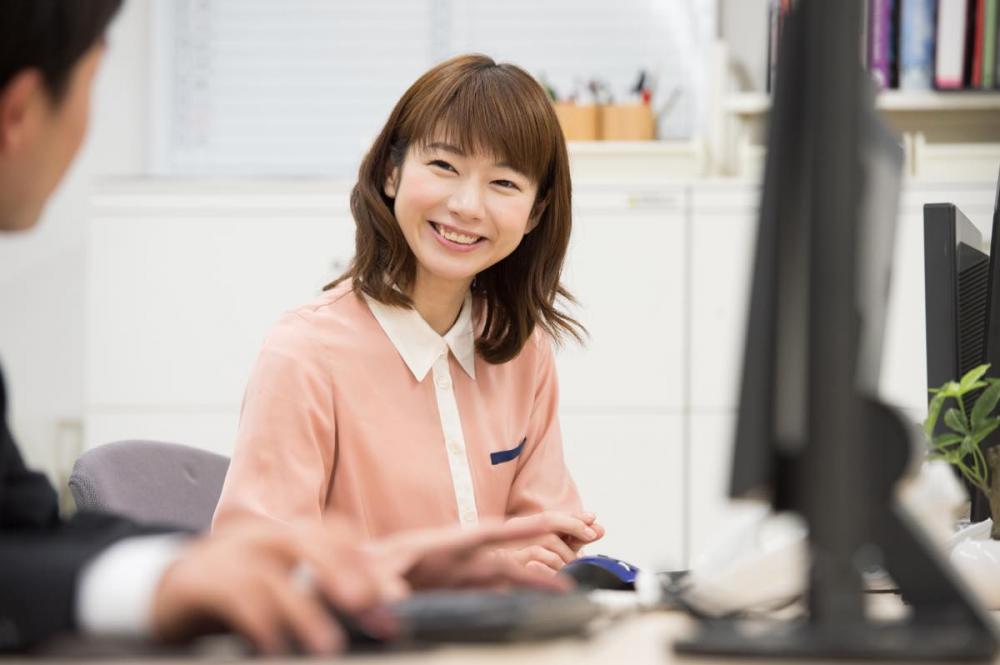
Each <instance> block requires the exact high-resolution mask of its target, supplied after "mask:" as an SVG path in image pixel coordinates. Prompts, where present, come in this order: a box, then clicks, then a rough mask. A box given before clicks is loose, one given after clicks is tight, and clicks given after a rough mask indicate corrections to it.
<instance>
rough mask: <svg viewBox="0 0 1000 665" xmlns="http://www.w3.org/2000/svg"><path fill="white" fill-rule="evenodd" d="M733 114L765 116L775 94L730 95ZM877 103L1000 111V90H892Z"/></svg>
mask: <svg viewBox="0 0 1000 665" xmlns="http://www.w3.org/2000/svg"><path fill="white" fill-rule="evenodd" d="M723 106H724V108H725V110H726V111H727V112H729V113H733V114H736V115H742V116H753V115H761V114H764V113H766V112H767V111H768V110H769V109H770V108H771V96H770V95H768V94H765V93H762V92H743V93H737V94H733V95H729V96H728V97H726V99H725V101H724V102H723ZM875 106H876V107H877V108H879V109H881V110H883V111H888V112H892V113H919V112H940V111H958V112H962V111H1000V90H998V91H995V92H994V91H982V92H980V91H974V90H968V91H958V92H935V91H926V92H923V91H908V90H889V91H886V92H882V93H879V95H878V96H877V97H876V98H875Z"/></svg>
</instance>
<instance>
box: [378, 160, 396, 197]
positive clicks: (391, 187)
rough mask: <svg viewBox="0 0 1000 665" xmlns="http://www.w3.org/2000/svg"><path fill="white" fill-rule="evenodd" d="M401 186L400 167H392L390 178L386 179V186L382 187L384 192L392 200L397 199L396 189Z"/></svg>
mask: <svg viewBox="0 0 1000 665" xmlns="http://www.w3.org/2000/svg"><path fill="white" fill-rule="evenodd" d="M398 186H399V167H398V166H394V167H392V172H390V173H389V175H388V177H386V179H385V185H383V187H382V191H383V192H385V195H386V196H388V197H389V198H390V199H394V198H396V189H397V187H398Z"/></svg>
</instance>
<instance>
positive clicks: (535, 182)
mask: <svg viewBox="0 0 1000 665" xmlns="http://www.w3.org/2000/svg"><path fill="white" fill-rule="evenodd" d="M404 165H405V166H406V168H405V169H404V168H403V167H404ZM459 167H461V170H459ZM406 171H409V172H416V173H415V175H412V178H411V176H410V175H408V174H407V173H406ZM424 171H431V172H432V173H428V174H427V176H428V177H426V178H425V177H423V176H424ZM434 176H438V177H440V178H441V179H443V180H447V181H449V184H448V185H446V186H442V187H438V186H435V185H434V184H433V182H432V180H433V177H434ZM401 177H402V179H404V180H405V179H410V182H402V181H401ZM410 183H412V184H413V185H414V186H413V188H410V187H408V185H409V184H410ZM397 185H403V186H407V188H406V189H404V190H401V191H400V192H399V196H397V195H396V194H397V192H396V187H397ZM487 185H488V186H487ZM444 189H448V190H450V192H449V193H448V195H447V204H448V205H449V206H451V207H450V208H449V210H448V211H447V217H446V218H444V219H437V220H433V219H431V218H427V220H428V221H435V222H437V223H438V224H439V225H444V226H452V227H453V228H455V230H456V231H464V232H466V233H467V234H468V232H469V231H471V230H473V229H472V224H471V223H470V222H469V221H466V222H464V223H459V222H458V221H452V222H449V221H448V220H449V219H453V218H458V217H460V216H464V217H466V218H467V217H469V216H470V215H471V216H472V218H475V219H477V222H476V223H479V221H478V217H481V216H482V215H481V213H482V212H483V211H482V210H481V209H480V208H481V207H484V206H486V205H487V204H490V205H491V206H492V207H491V210H490V213H493V212H500V213H502V214H501V215H500V216H499V218H494V217H492V215H491V219H494V220H495V221H496V222H497V223H499V222H501V221H502V222H505V224H504V226H505V227H507V228H505V231H509V232H508V233H505V234H504V237H503V238H502V240H503V244H498V243H493V244H492V245H491V247H490V249H491V250H492V251H491V252H489V253H488V254H487V252H485V251H483V252H479V251H478V250H477V252H476V254H477V258H479V256H478V255H479V254H482V255H483V256H482V258H481V260H480V261H479V262H478V263H477V262H476V261H473V260H470V261H469V262H468V263H466V264H464V265H465V267H466V272H467V273H468V274H467V275H466V277H467V279H468V280H469V282H470V283H472V282H473V281H474V284H473V287H472V288H473V293H474V294H475V295H476V296H479V298H481V299H482V301H483V304H484V305H485V312H484V324H485V325H484V328H483V331H482V333H481V334H480V336H479V338H478V339H477V341H476V348H477V350H478V351H479V353H480V354H482V355H483V357H484V358H486V359H487V360H488V361H490V362H504V361H507V360H510V359H511V358H512V357H513V356H514V355H516V354H517V353H518V352H519V351H520V349H521V348H522V346H523V345H524V342H525V340H527V338H528V337H529V336H530V335H531V333H532V331H533V330H534V328H535V326H536V325H540V326H541V327H542V328H543V329H544V330H545V331H546V332H547V333H549V334H550V335H552V336H553V337H556V338H559V337H561V336H562V334H565V333H569V334H570V335H573V336H576V337H577V338H579V334H578V333H579V331H580V330H581V328H580V326H579V324H578V323H577V322H576V321H574V320H573V319H571V318H570V317H568V316H567V315H566V314H564V313H563V312H561V311H560V310H559V309H558V308H557V307H556V305H555V301H556V299H557V297H559V296H562V297H564V298H566V299H571V296H570V294H569V293H568V292H567V291H566V290H565V289H564V288H563V287H562V286H561V285H560V283H559V277H560V274H561V272H562V265H563V260H564V258H565V255H566V248H567V246H568V245H569V236H570V229H571V226H572V217H571V212H570V208H571V194H570V190H571V188H570V175H569V161H568V158H567V156H566V145H565V142H564V139H563V134H562V131H561V130H560V129H559V122H558V119H557V118H556V116H555V112H554V111H553V109H552V105H551V103H550V102H549V99H548V97H547V95H546V94H545V91H544V90H543V89H542V88H541V86H540V85H539V84H538V83H537V82H536V81H535V80H534V79H533V78H531V76H529V75H528V74H526V73H525V72H524V71H523V70H521V69H520V68H518V67H515V66H514V65H509V64H496V63H495V62H494V61H493V60H491V59H490V58H487V57H485V56H463V57H459V58H454V59H452V60H449V61H447V62H445V63H442V64H441V65H438V66H437V67H435V68H433V69H431V70H430V71H429V72H427V73H426V74H424V75H423V76H422V77H421V78H420V79H418V80H417V82H416V83H414V84H413V85H412V86H411V87H410V89H409V90H407V91H406V93H405V94H404V95H403V97H402V99H400V100H399V102H398V103H397V104H396V107H395V109H393V112H392V114H391V115H390V116H389V120H388V121H387V122H386V124H385V127H383V129H382V131H381V133H380V134H379V136H378V138H376V140H375V143H374V145H373V146H372V149H371V151H370V152H369V153H368V155H367V156H366V157H365V159H364V161H363V162H362V164H361V168H360V170H359V175H358V184H357V185H356V186H355V188H354V191H353V193H352V195H351V211H352V212H353V214H354V219H355V221H356V222H357V224H358V234H357V253H356V256H355V260H354V263H353V264H352V265H351V267H350V269H349V270H348V271H347V273H346V274H345V275H344V276H343V277H341V278H340V279H339V280H337V281H335V282H334V283H333V284H332V285H331V286H333V285H336V284H337V283H339V282H340V281H341V280H343V279H347V278H350V279H352V280H353V282H354V286H355V288H356V289H357V290H359V291H361V292H363V293H366V294H368V295H369V296H371V297H372V298H375V299H376V300H378V301H380V302H383V303H386V304H391V305H400V306H411V305H412V300H411V298H412V294H410V293H409V292H410V290H411V288H412V287H413V285H414V283H415V282H416V281H417V273H418V264H420V259H421V258H422V256H421V251H420V249H419V248H420V247H421V245H420V244H419V243H415V242H414V241H415V240H417V239H418V237H417V235H416V231H417V229H418V228H420V227H422V226H423V223H421V224H420V225H416V226H414V227H411V226H410V225H409V223H408V221H409V220H408V215H409V214H410V213H411V212H412V210H411V205H413V204H418V203H419V204H429V203H431V202H430V201H427V200H425V199H424V198H423V197H424V195H425V194H424V192H425V191H426V193H427V195H428V196H429V195H431V192H433V195H434V196H442V195H443V194H441V192H442V191H443V190H444ZM414 192H416V193H414ZM500 202H503V204H502V205H501V204H500ZM439 203H440V202H439ZM525 203H526V204H527V208H525V207H524V204H525ZM470 206H471V207H470ZM477 207H479V208H477ZM438 210H439V211H440V213H439V214H441V213H443V212H445V211H444V210H443V209H441V208H440V207H439V208H438ZM401 212H402V214H400V213H401ZM522 218H523V219H522ZM519 219H522V221H521V227H520V231H519V230H518V229H517V228H512V229H511V228H509V226H510V222H511V221H513V222H514V226H515V227H516V226H517V224H518V220H519ZM404 220H406V221H404ZM536 226H537V227H538V228H537V231H535V227H536ZM529 231H535V232H533V233H530V234H528V235H525V234H526V233H527V232H529ZM479 233H480V234H482V233H483V232H482V231H480V232H479ZM436 237H440V235H438V236H436ZM487 237H488V234H487ZM471 268H476V269H475V270H472V272H468V269H471ZM473 278H475V280H473ZM466 288H468V286H466ZM418 309H419V305H418Z"/></svg>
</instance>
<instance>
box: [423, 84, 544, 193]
mask: <svg viewBox="0 0 1000 665" xmlns="http://www.w3.org/2000/svg"><path fill="white" fill-rule="evenodd" d="M490 74H493V75H490ZM506 74H507V73H506V72H489V73H487V72H480V73H479V76H477V77H476V78H475V79H474V80H471V81H467V82H466V85H461V86H457V87H456V88H455V89H454V90H452V91H451V93H452V94H450V95H442V96H440V97H438V99H437V100H434V101H435V102H437V103H429V104H427V105H425V106H424V108H423V109H420V110H419V111H418V112H417V113H416V114H415V116H414V118H413V120H414V122H413V125H412V133H411V134H410V136H411V137H413V139H414V140H415V142H416V143H417V145H420V146H422V147H426V146H427V145H428V144H430V143H433V142H436V141H444V142H446V143H449V144H451V145H454V146H455V147H457V148H458V149H459V150H461V151H462V152H464V153H465V154H467V155H474V154H478V155H486V156H488V157H490V158H492V159H494V160H495V161H497V162H504V163H506V164H509V165H510V166H511V168H513V169H514V170H516V171H519V172H521V173H523V174H524V175H526V176H528V177H529V178H531V179H532V180H533V181H535V182H536V183H538V184H539V185H541V184H542V180H543V179H544V177H545V175H546V174H547V173H548V171H549V165H550V164H551V163H552V160H553V158H554V153H555V148H556V147H555V145H553V142H552V140H551V136H552V134H551V128H550V127H548V126H547V125H548V124H549V122H550V121H549V119H548V118H546V117H545V111H547V110H548V109H546V108H545V107H544V106H540V105H539V104H538V103H537V101H536V100H534V99H532V97H534V96H536V95H535V94H533V93H535V92H536V91H534V90H530V91H529V90H524V89H521V88H522V87H523V83H522V82H521V81H517V80H514V79H513V78H512V77H510V76H509V75H506ZM530 83H531V84H532V85H537V84H536V83H534V81H530ZM526 92H528V93H529V94H527V95H526V94H525V93H526ZM429 101H430V100H429ZM532 102H536V103H532ZM542 102H543V103H544V104H546V105H547V104H548V100H544V99H543V100H542ZM556 129H557V131H558V127H557V128H556Z"/></svg>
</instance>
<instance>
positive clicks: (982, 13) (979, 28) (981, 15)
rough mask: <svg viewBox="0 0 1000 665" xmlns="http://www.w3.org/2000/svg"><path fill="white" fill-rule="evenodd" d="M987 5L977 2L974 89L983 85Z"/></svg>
mask: <svg viewBox="0 0 1000 665" xmlns="http://www.w3.org/2000/svg"><path fill="white" fill-rule="evenodd" d="M985 7H986V3H985V2H984V0H976V24H975V25H974V26H973V28H972V34H973V40H974V41H973V47H972V87H974V88H978V87H980V86H982V84H983V26H985V25H986V9H985Z"/></svg>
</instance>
